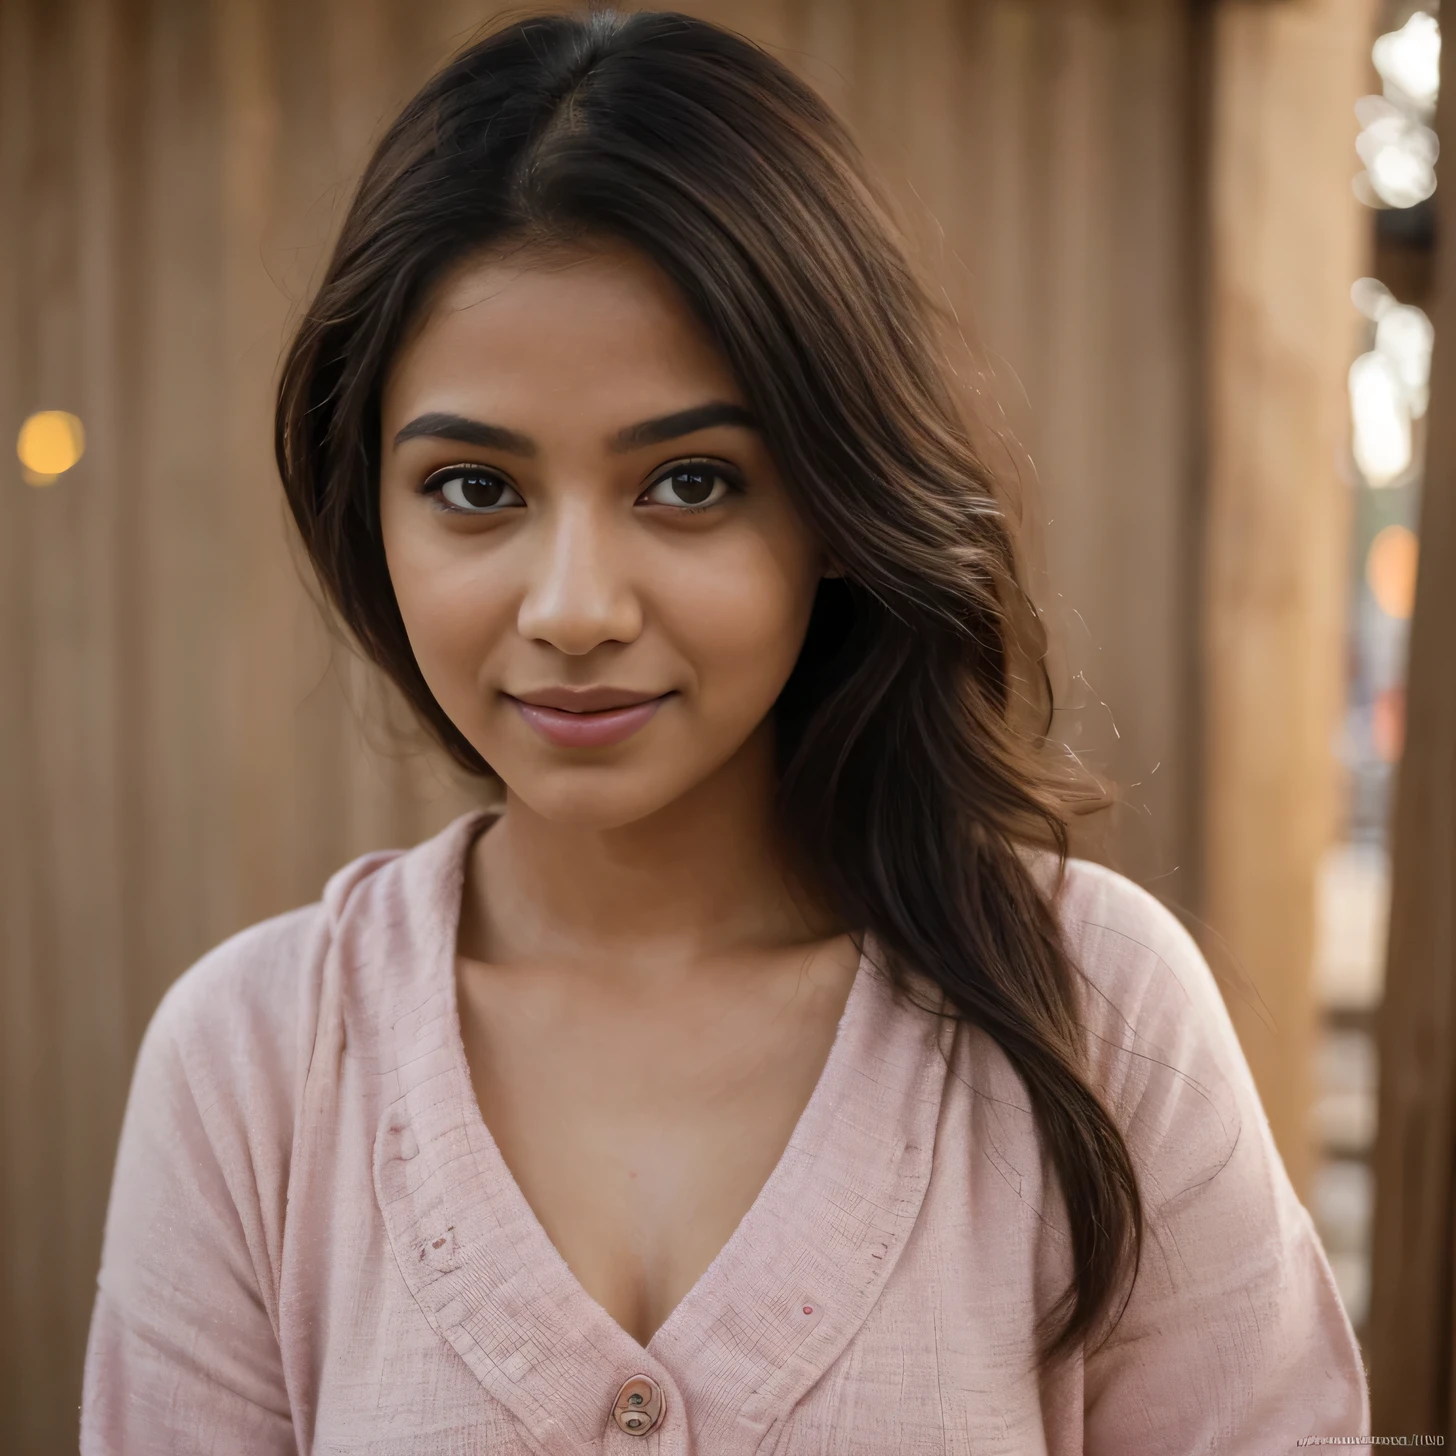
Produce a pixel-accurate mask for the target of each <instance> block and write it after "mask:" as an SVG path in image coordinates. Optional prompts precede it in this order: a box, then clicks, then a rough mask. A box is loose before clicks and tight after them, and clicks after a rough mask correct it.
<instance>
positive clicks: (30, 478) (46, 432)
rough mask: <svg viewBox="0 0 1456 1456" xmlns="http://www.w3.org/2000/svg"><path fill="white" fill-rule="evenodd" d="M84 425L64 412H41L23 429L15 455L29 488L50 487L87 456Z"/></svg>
mask: <svg viewBox="0 0 1456 1456" xmlns="http://www.w3.org/2000/svg"><path fill="white" fill-rule="evenodd" d="M85 450H86V432H85V431H84V430H83V429H82V428H81V421H80V420H78V419H77V418H76V416H75V415H72V414H67V413H66V411H65V410H41V411H40V412H39V413H38V414H33V415H31V416H30V418H29V419H27V420H26V422H25V423H24V424H23V425H21V427H20V438H19V439H17V440H16V442H15V453H16V454H17V455H18V456H19V457H20V463H21V466H22V467H23V469H24V473H25V479H26V481H27V483H28V484H30V485H50V484H51V483H52V482H53V481H54V480H55V479H56V477H57V476H58V475H62V474H64V473H65V472H66V471H67V470H69V469H70V468H71V467H72V466H73V465H74V464H75V463H76V462H77V461H78V460H79V459H80V458H81V456H82V455H83V454H84V453H85Z"/></svg>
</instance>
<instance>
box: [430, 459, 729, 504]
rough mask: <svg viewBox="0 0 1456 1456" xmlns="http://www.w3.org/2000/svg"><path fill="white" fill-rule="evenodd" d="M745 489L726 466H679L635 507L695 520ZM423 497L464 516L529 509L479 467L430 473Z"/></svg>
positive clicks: (700, 462)
mask: <svg viewBox="0 0 1456 1456" xmlns="http://www.w3.org/2000/svg"><path fill="white" fill-rule="evenodd" d="M743 489H744V482H743V477H742V475H741V474H740V473H739V471H738V470H736V469H735V468H734V467H733V466H731V465H728V464H727V463H726V462H724V461H721V460H710V459H693V460H680V461H677V462H676V463H675V464H673V465H670V466H668V467H667V468H666V469H665V470H662V471H659V472H658V474H657V475H655V476H654V477H653V479H652V482H651V483H650V484H649V485H648V486H647V488H646V489H645V490H644V491H643V492H642V493H641V495H639V496H638V497H637V501H636V504H637V505H654V506H666V507H668V508H669V509H670V510H672V511H674V512H675V513H677V514H681V515H695V514H697V513H698V512H699V511H705V510H709V509H711V508H712V507H713V506H716V505H718V504H719V503H720V502H722V501H723V500H724V499H726V498H727V497H728V496H729V495H731V494H734V493H735V492H738V493H741V492H742V491H743ZM420 494H421V495H425V496H431V497H433V498H434V500H435V503H436V506H437V508H438V509H439V510H441V511H444V512H447V513H451V514H455V515H462V516H491V515H497V514H499V513H501V512H503V511H507V510H513V509H519V508H521V507H524V506H525V504H526V502H525V500H524V499H523V498H522V496H521V493H520V491H518V490H517V489H516V487H515V486H514V485H512V484H511V483H510V481H508V480H507V479H506V478H505V477H504V476H502V475H500V474H498V473H497V472H496V471H494V470H490V469H488V468H486V467H485V466H481V465H470V464H457V465H446V466H444V467H443V468H441V469H439V470H435V471H432V472H431V473H430V474H429V475H428V476H426V477H425V480H424V481H423V483H422V484H421V485H420Z"/></svg>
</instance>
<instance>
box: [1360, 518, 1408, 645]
mask: <svg viewBox="0 0 1456 1456" xmlns="http://www.w3.org/2000/svg"><path fill="white" fill-rule="evenodd" d="M1419 556H1420V545H1419V543H1418V542H1417V540H1416V535H1415V532H1414V531H1412V530H1411V529H1410V528H1409V527H1408V526H1387V527H1386V528H1385V529H1384V530H1383V531H1381V532H1380V533H1379V534H1378V535H1377V536H1376V537H1375V539H1374V540H1373V541H1372V542H1371V543H1370V550H1369V553H1368V554H1367V555H1366V557H1365V581H1366V583H1367V585H1368V586H1369V587H1370V595H1371V596H1373V597H1374V598H1375V601H1376V604H1377V605H1378V606H1379V608H1380V610H1381V611H1382V612H1384V613H1385V614H1386V616H1388V617H1394V618H1396V620H1397V621H1402V622H1403V621H1405V620H1406V619H1407V618H1408V617H1409V616H1410V614H1411V612H1412V611H1413V610H1414V609H1415V604H1416V564H1417V560H1418V558H1419Z"/></svg>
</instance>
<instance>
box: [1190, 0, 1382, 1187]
mask: <svg viewBox="0 0 1456 1456" xmlns="http://www.w3.org/2000/svg"><path fill="white" fill-rule="evenodd" d="M1213 33H1214V35H1213V96H1212V118H1211V133H1210V147H1211V177H1210V186H1211V195H1210V213H1211V219H1210V221H1211V227H1212V241H1211V254H1210V270H1211V275H1212V276H1211V298H1210V311H1209V327H1210V361H1209V388H1210V417H1209V422H1210V429H1209V458H1208V477H1207V478H1208V487H1207V488H1208V498H1207V509H1206V515H1205V523H1204V530H1205V535H1204V555H1203V570H1204V648H1205V677H1204V703H1205V716H1204V744H1205V755H1206V757H1205V765H1206V767H1205V779H1204V823H1205V848H1204V855H1205V859H1204V872H1205V898H1204V918H1205V922H1206V925H1207V927H1208V935H1207V937H1206V940H1205V949H1206V950H1207V951H1208V952H1209V954H1210V958H1211V959H1212V960H1213V961H1214V964H1215V966H1216V967H1217V968H1219V969H1220V970H1221V971H1225V972H1232V979H1233V980H1234V981H1235V982H1236V983H1242V984H1241V985H1239V987H1238V989H1236V990H1234V991H1233V993H1232V994H1230V996H1229V1002H1230V1012H1231V1014H1232V1015H1233V1018H1234V1022H1235V1025H1236V1026H1237V1027H1238V1030H1239V1035H1240V1037H1241V1039H1242V1042H1243V1046H1244V1050H1245V1053H1246V1054H1247V1056H1248V1059H1249V1062H1250V1065H1251V1067H1252V1069H1253V1072H1254V1077H1255V1080H1256V1081H1257V1083H1258V1085H1259V1091H1260V1093H1261V1095H1262V1097H1263V1099H1264V1105H1265V1108H1266V1109H1267V1111H1268V1114H1269V1121H1270V1123H1271V1125H1272V1127H1273V1131H1274V1136H1275V1139H1276V1141H1277V1143H1278V1145H1279V1148H1280V1151H1281V1152H1282V1154H1283V1156H1284V1160H1285V1163H1286V1164H1287V1166H1288V1168H1289V1172H1290V1176H1291V1177H1292V1179H1293V1180H1294V1184H1295V1186H1296V1188H1298V1189H1300V1191H1301V1192H1302V1193H1303V1192H1305V1191H1306V1190H1307V1188H1308V1183H1309V1175H1310V1172H1311V1169H1312V1163H1313V1149H1312V1142H1311V1137H1310V1133H1309V1128H1308V1122H1309V1104H1310V1090H1309V1064H1310V1059H1311V1054H1312V1052H1313V1042H1314V1029H1315V1011H1314V1004H1313V991H1312V960H1313V947H1314V929H1315V926H1314V916H1315V873H1316V867H1317V864H1318V861H1319V857H1320V854H1321V852H1322V851H1323V850H1324V848H1325V846H1326V844H1327V842H1328V840H1329V838H1330V834H1331V826H1332V822H1333V810H1334V803H1335V782H1336V781H1335V773H1334V764H1333V761H1332V753H1331V741H1332V738H1333V734H1334V729H1335V725H1336V723H1337V714H1338V707H1339V701H1340V678H1341V672H1340V664H1341V642H1342V634H1343V625H1344V616H1343V582H1344V578H1345V572H1346V553H1347V551H1348V511H1347V501H1346V495H1347V491H1346V487H1345V486H1344V485H1343V484H1342V483H1341V480H1340V477H1339V474H1338V471H1337V466H1336V459H1337V452H1338V451H1339V450H1340V449H1341V448H1342V441H1343V435H1344V431H1345V428H1346V424H1345V411H1344V405H1343V391H1344V380H1345V371H1346V369H1347V367H1348V365H1349V362H1350V360H1351V358H1352V357H1353V350H1354V344H1355V324H1356V322H1357V320H1356V316H1355V314H1354V310H1353V309H1352V308H1351V306H1350V302H1349V288H1350V284H1351V283H1352V282H1353V281H1354V279H1355V278H1357V277H1358V276H1360V274H1361V273H1362V272H1363V271H1365V264H1364V253H1365V247H1366V245H1367V244H1366V241H1365V240H1367V239H1368V237H1369V234H1370V225H1369V216H1368V214H1363V215H1362V211H1363V210H1362V209H1361V207H1360V205H1359V204H1358V203H1357V202H1356V200H1355V198H1354V196H1353V194H1352V192H1351V190H1350V178H1351V176H1352V175H1353V173H1354V171H1355V170H1356V166H1357V163H1356V159H1355V151H1354V142H1355V132H1356V123H1355V118H1354V115H1353V111H1352V107H1353V104H1354V102H1355V100H1356V98H1357V97H1358V96H1359V95H1360V94H1361V92H1362V91H1363V90H1365V89H1368V85H1367V81H1366V76H1367V68H1368V64H1369V54H1370V43H1371V39H1372V36H1373V33H1374V26H1373V6H1372V3H1371V0H1305V3H1299V4H1279V5H1270V4H1265V3H1261V0H1226V3H1223V4H1221V5H1220V7H1219V8H1218V11H1217V12H1216V14H1215V17H1214V24H1213Z"/></svg>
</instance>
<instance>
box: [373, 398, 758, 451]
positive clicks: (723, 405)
mask: <svg viewBox="0 0 1456 1456" xmlns="http://www.w3.org/2000/svg"><path fill="white" fill-rule="evenodd" d="M715 425H737V426H739V427H740V428H742V429H745V430H756V429H757V428H758V422H757V420H755V419H754V417H753V414H752V413H751V412H750V411H749V410H747V409H745V408H744V407H743V406H742V405H741V404H731V403H729V402H728V401H727V400H725V399H715V400H709V401H708V403H707V404H698V405H694V406H693V407H692V408H691V409H685V410H678V411H676V413H674V414H670V415H660V416H659V417H658V418H657V419H655V420H642V421H640V422H639V423H638V424H635V425H628V426H627V427H626V428H625V429H623V430H619V431H618V432H617V433H616V435H614V436H613V437H612V441H611V448H612V450H613V451H615V452H617V453H618V454H621V453H624V452H626V451H628V450H640V449H641V448H642V447H643V446H645V445H661V444H662V443H664V442H665V441H667V440H675V439H677V438H678V437H679V436H681V435H691V434H694V433H696V432H697V431H698V430H710V429H712V428H713V427H714V426H715ZM421 436H427V437H428V438H430V439H432V440H458V441H460V443H461V444H464V445H483V446H484V447H485V448H486V449H489V450H503V451H505V452H506V454H508V455H524V456H528V457H529V456H533V455H535V454H537V453H538V447H537V445H536V442H535V441H534V440H533V439H532V438H531V437H530V436H529V435H522V434H520V433H519V432H518V431H516V430H508V429H506V428H505V427H504V426H503V425H488V424H486V423H485V421H484V420H472V419H468V418H467V417H466V416H464V415H452V414H439V413H434V414H425V415H420V416H419V417H418V418H416V419H413V420H411V421H410V422H409V424H407V425H406V426H405V427H404V428H403V429H402V430H400V432H399V433H398V434H397V435H396V436H395V437H394V447H395V449H398V448H399V447H400V446H401V445H403V444H404V442H405V441H406V440H415V439H418V438H420V437H421Z"/></svg>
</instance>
